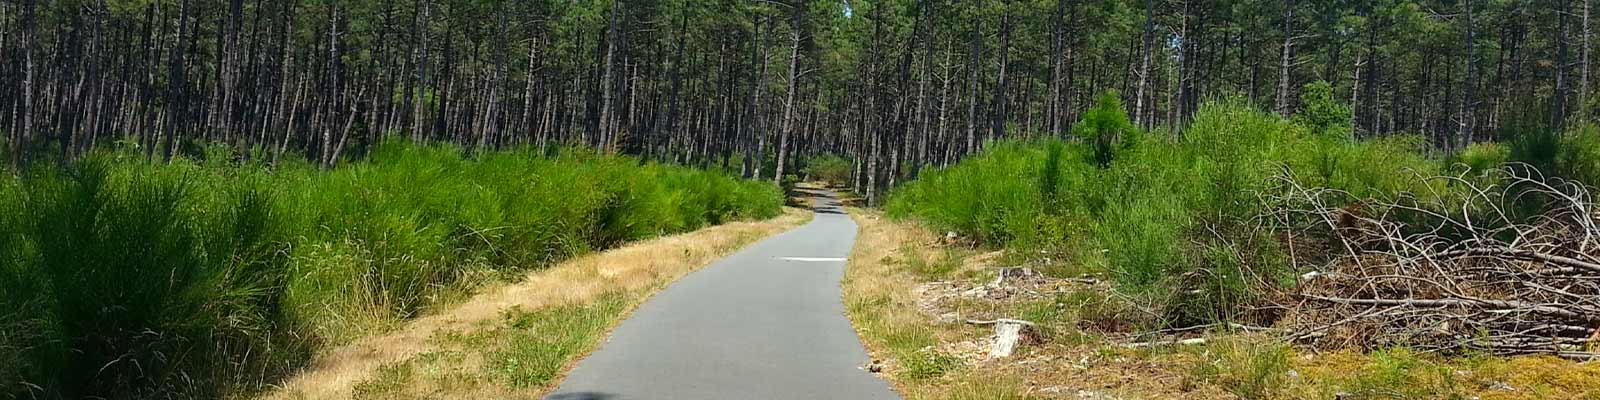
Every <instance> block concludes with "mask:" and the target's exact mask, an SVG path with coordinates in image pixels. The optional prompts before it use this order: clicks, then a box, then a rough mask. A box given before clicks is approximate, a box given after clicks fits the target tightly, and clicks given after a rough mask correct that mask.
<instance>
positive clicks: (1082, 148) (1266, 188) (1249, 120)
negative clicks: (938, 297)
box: [886, 97, 1451, 325]
mask: <svg viewBox="0 0 1600 400" xmlns="http://www.w3.org/2000/svg"><path fill="white" fill-rule="evenodd" d="M1102 100H1103V101H1102V103H1101V104H1100V105H1098V106H1097V108H1103V109H1101V110H1098V111H1094V112H1091V113H1090V114H1098V116H1095V115H1090V116H1085V118H1084V121H1083V122H1080V123H1079V125H1078V126H1075V127H1074V129H1075V130H1076V131H1077V132H1081V133H1084V134H1083V135H1082V136H1080V137H1081V138H1082V141H1081V142H1080V143H1062V142H1056V141H1050V140H1044V141H1038V142H1002V143H998V144H996V145H993V146H990V147H989V149H988V150H986V151H985V152H984V153H982V154H978V155H975V156H974V157H971V158H968V159H967V160H964V161H962V162H961V163H959V164H957V165H955V166H952V167H950V168H947V169H943V170H938V171H930V172H928V173H925V174H923V175H922V176H921V177H920V178H918V179H917V180H915V181H913V182H910V183H908V184H906V185H904V186H902V187H899V188H897V189H895V190H894V191H893V192H892V193H891V195H890V197H889V200H888V203H887V205H886V208H887V210H888V213H889V215H890V216H891V217H896V218H906V217H915V218H918V219H921V220H924V221H926V222H928V223H930V224H931V225H932V226H934V227H937V228H939V229H943V230H950V231H956V232H960V233H962V234H965V235H967V236H970V237H973V238H975V239H977V240H978V241H980V242H982V243H984V244H987V245H992V246H1007V247H1015V248H1019V249H1021V250H1023V251H1022V252H1023V253H1026V254H1042V255H1045V256H1048V257H1052V258H1053V259H1052V260H1051V262H1052V263H1056V264H1066V265H1067V267H1061V268H1051V269H1053V270H1060V271H1075V272H1080V273H1081V272H1098V273H1104V274H1107V275H1109V276H1111V277H1112V278H1114V279H1115V280H1116V281H1117V282H1118V283H1119V284H1120V285H1119V290H1121V291H1123V292H1126V293H1128V294H1131V295H1133V296H1134V297H1135V298H1137V299H1139V302H1140V303H1143V304H1151V305H1155V306H1158V307H1160V308H1161V310H1162V311H1163V318H1161V320H1160V321H1155V323H1156V324H1160V325H1190V324H1196V323H1203V322H1211V321H1216V320H1230V319H1249V318H1252V316H1251V315H1246V314H1242V313H1241V312H1240V311H1239V310H1241V309H1243V308H1244V307H1242V306H1244V305H1247V304H1249V303H1251V302H1252V301H1255V300H1256V299H1257V298H1258V294H1257V293H1259V291H1258V289H1259V285H1260V284H1261V283H1267V284H1278V283H1283V282H1292V279H1290V278H1292V277H1293V276H1294V275H1293V273H1294V271H1291V270H1290V267H1289V266H1290V265H1291V263H1290V262H1289V260H1288V254H1287V252H1286V251H1284V250H1283V249H1282V244H1281V243H1279V241H1278V240H1277V239H1276V238H1275V237H1274V236H1272V235H1270V234H1268V233H1265V232H1262V231H1261V230H1259V229H1257V227H1259V226H1260V223H1259V220H1258V219H1257V217H1258V216H1260V215H1261V214H1262V213H1264V212H1265V211H1266V210H1267V207H1269V206H1270V205H1269V204H1266V202H1265V200H1264V195H1267V194H1270V193H1271V192H1272V191H1274V190H1276V189H1277V188H1278V186H1277V185H1278V180H1277V179H1276V177H1278V176H1281V175H1287V176H1290V177H1292V178H1293V179H1296V180H1298V181H1299V182H1301V184H1304V185H1309V186H1320V187H1328V188H1334V189H1340V190H1345V191H1348V192H1350V193H1351V197H1352V198H1353V199H1355V198H1366V197H1386V196H1393V195H1396V194H1398V193H1413V194H1417V196H1419V197H1420V198H1422V199H1423V200H1429V201H1441V200H1440V199H1444V198H1446V197H1448V196H1450V193H1451V191H1450V189H1451V188H1449V187H1443V186H1439V185H1437V184H1430V183H1427V182H1426V181H1424V180H1420V179H1415V176H1417V175H1430V174H1436V173H1440V172H1441V171H1442V168H1443V165H1444V163H1442V162H1439V161H1436V160H1432V159H1429V158H1427V157H1426V156H1424V155H1423V154H1424V153H1423V152H1422V146H1423V142H1422V141H1421V140H1420V138H1418V137H1415V136H1396V137H1389V138H1383V139H1378V140H1368V141H1352V140H1349V139H1348V138H1345V137H1340V136H1339V135H1325V134H1312V132H1311V131H1310V130H1309V128H1308V127H1307V126H1306V125H1307V124H1306V123H1297V122H1294V121H1291V120H1288V119H1284V118H1282V117H1279V116H1277V115H1274V114H1271V113H1267V112H1263V111H1261V110H1258V109H1256V108H1255V107H1253V106H1250V105H1247V104H1244V103H1241V102H1238V101H1222V102H1213V103H1207V104H1205V105H1203V106H1202V107H1201V108H1200V110H1199V112H1198V113H1197V114H1196V115H1195V117H1194V119H1193V121H1192V122H1191V123H1190V124H1189V126H1188V127H1186V129H1184V130H1182V132H1183V135H1182V137H1181V138H1172V137H1168V136H1165V135H1163V136H1155V135H1150V136H1147V137H1146V138H1144V139H1138V140H1133V141H1125V142H1121V143H1114V142H1111V141H1108V140H1106V139H1104V138H1105V137H1106V136H1104V135H1099V134H1098V133H1099V132H1105V131H1106V129H1105V128H1104V126H1120V127H1123V128H1113V130H1115V129H1131V126H1126V125H1122V124H1120V123H1113V122H1106V121H1117V118H1114V117H1115V115H1117V114H1118V111H1116V110H1114V109H1111V108H1110V107H1112V106H1115V101H1114V100H1115V98H1114V97H1110V98H1104V97H1103V98H1102ZM1108 116H1109V117H1108ZM1088 133H1097V134H1088ZM1122 136H1124V137H1134V138H1137V137H1141V136H1144V135H1140V134H1137V133H1129V134H1126V135H1122ZM1108 143H1111V144H1113V145H1110V146H1108ZM1435 186H1439V187H1435Z"/></svg>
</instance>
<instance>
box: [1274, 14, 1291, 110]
mask: <svg viewBox="0 0 1600 400" xmlns="http://www.w3.org/2000/svg"><path fill="white" fill-rule="evenodd" d="M1293 58H1294V0H1283V48H1282V53H1281V55H1280V58H1279V60H1278V94H1277V97H1276V100H1274V101H1273V106H1272V111H1274V112H1277V113H1278V115H1282V116H1285V117H1287V116H1289V90H1290V87H1289V67H1290V66H1291V61H1292V60H1293Z"/></svg>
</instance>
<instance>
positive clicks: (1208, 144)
mask: <svg viewBox="0 0 1600 400" xmlns="http://www.w3.org/2000/svg"><path fill="white" fill-rule="evenodd" d="M1302 92H1303V93H1304V97H1303V98H1302V102H1303V103H1304V104H1305V108H1304V110H1303V111H1301V112H1300V113H1298V114H1296V115H1295V116H1294V117H1292V118H1284V117H1280V116H1278V115H1275V114H1271V113H1268V112H1264V111H1261V110H1259V109H1257V108H1255V107H1252V106H1250V105H1246V104H1243V103H1239V102H1234V101H1228V100H1223V101H1218V102H1212V103H1208V104H1204V105H1202V106H1200V108H1199V111H1198V112H1197V113H1196V115H1195V118H1194V120H1193V122H1192V123H1190V124H1189V125H1188V126H1186V127H1184V128H1183V129H1182V130H1181V131H1180V132H1164V131H1152V132H1145V131H1141V130H1138V129H1135V128H1134V127H1133V126H1132V124H1129V123H1128V122H1127V118H1126V117H1125V116H1124V115H1123V114H1122V111H1121V110H1122V109H1123V106H1122V105H1121V104H1119V103H1118V101H1117V99H1118V96H1116V95H1115V94H1110V93H1108V94H1106V95H1104V96H1102V97H1101V98H1100V99H1099V101H1098V103H1097V104H1096V106H1095V107H1094V108H1092V109H1091V110H1089V111H1088V112H1086V113H1085V114H1084V117H1083V119H1082V120H1081V121H1079V122H1078V123H1077V124H1075V125H1074V126H1073V134H1074V136H1073V137H1072V138H1068V139H1039V140H1033V141H1005V142H994V143H989V144H988V145H987V148H986V150H985V151H984V152H983V153H980V154H977V155H975V156H973V157H971V158H968V159H966V160H964V161H962V162H961V163H959V164H956V165H953V166H952V167H950V168H946V169H942V170H934V171H926V172H924V173H923V174H922V175H921V176H920V177H919V178H918V179H917V180H915V181H912V182H909V183H907V184H906V185H904V186H902V187H899V188H897V189H896V190H894V191H893V192H891V193H890V195H889V197H888V201H887V204H886V206H885V213H886V215H887V216H888V217H889V218H892V219H893V220H894V222H871V223H865V224H864V226H867V228H864V232H866V233H864V236H863V239H862V243H863V245H862V246H868V244H867V243H872V242H873V239H872V238H871V237H870V236H871V232H872V231H873V229H874V228H872V227H871V225H872V224H890V225H903V224H909V225H908V226H913V227H912V228H884V229H889V230H895V229H913V230H917V229H920V230H925V231H927V232H924V233H921V234H915V235H911V236H914V237H912V238H899V239H896V240H889V241H888V242H887V244H878V245H877V246H887V247H888V248H889V249H888V250H880V251H886V253H884V255H873V254H868V255H866V257H865V258H864V259H853V260H852V262H853V263H854V264H852V268H867V269H873V268H876V269H880V271H878V272H877V274H900V275H902V276H903V277H904V279H903V280H904V281H905V282H887V281H882V280H877V279H873V278H867V277H864V276H863V275H860V274H854V273H853V274H852V275H851V276H852V278H851V279H852V281H851V282H852V283H851V284H849V285H847V288H846V290H847V298H850V297H851V296H857V297H856V300H855V301H854V302H851V303H849V305H850V306H851V310H852V311H851V312H852V316H853V317H855V318H856V321H857V324H858V325H859V326H860V328H861V330H862V331H863V334H864V336H865V337H867V338H868V342H869V343H870V342H874V341H877V342H879V343H880V344H879V345H875V346H874V347H879V348H878V349H875V350H879V351H878V352H876V353H875V354H879V355H881V356H884V357H886V358H890V359H891V361H890V362H891V365H892V367H891V368H889V369H888V371H890V373H891V376H893V377H894V378H895V380H896V382H897V383H899V384H900V385H901V386H902V387H910V388H912V390H907V391H906V392H907V393H910V394H913V396H912V397H928V398H941V397H954V398H961V397H963V396H962V395H959V393H961V392H962V391H963V390H967V389H961V388H963V387H968V386H973V385H988V386H993V385H1001V386H1012V387H1013V388H1012V389H1014V390H1012V391H1011V393H1019V395H1020V394H1026V395H1029V396H1038V397H1046V398H1048V397H1071V396H1077V395H1081V394H1083V393H1089V394H1107V395H1113V396H1118V395H1134V396H1136V397H1140V396H1154V397H1163V398H1165V397H1184V398H1207V397H1213V396H1215V397H1217V398H1227V397H1239V398H1331V397H1339V398H1450V397H1460V398H1466V397H1471V396H1483V397H1484V398H1585V397H1584V396H1595V395H1597V393H1594V392H1592V389H1588V388H1587V386H1586V385H1584V384H1582V383H1580V382H1583V381H1592V380H1593V379H1596V378H1600V369H1597V367H1596V365H1595V364H1594V363H1592V362H1591V363H1576V362H1573V361H1567V360H1563V359H1561V358H1567V359H1577V360H1583V359H1592V358H1593V357H1594V354H1595V353H1592V351H1593V348H1594V347H1593V346H1595V345H1596V342H1595V337H1600V336H1596V332H1595V329H1596V327H1595V326H1593V324H1592V323H1590V322H1585V321H1591V322H1592V319H1585V318H1592V315H1597V314H1595V313H1594V312H1591V310H1590V307H1593V306H1592V302H1593V301H1594V299H1596V298H1597V297H1600V292H1597V291H1596V288H1595V287H1594V283H1593V282H1592V280H1590V279H1589V278H1588V276H1589V273H1588V272H1583V271H1589V270H1587V269H1586V268H1587V265H1589V264H1591V263H1593V262H1594V261H1595V260H1596V259H1597V256H1600V255H1597V254H1595V253H1592V252H1593V248H1594V247H1593V246H1592V245H1591V244H1589V243H1588V241H1589V239H1588V238H1589V237H1591V236H1592V235H1585V234H1584V232H1586V229H1587V228H1584V227H1585V226H1592V224H1591V223H1590V222H1592V221H1593V219H1594V218H1595V216H1594V213H1593V212H1592V209H1591V207H1592V199H1591V198H1590V197H1588V193H1589V192H1588V186H1587V185H1584V184H1583V183H1595V182H1597V181H1596V178H1597V177H1600V175H1595V174H1594V172H1593V171H1595V169H1596V167H1597V166H1600V157H1596V156H1597V155H1600V153H1596V150H1595V149H1596V148H1597V146H1600V134H1596V133H1595V132H1597V130H1596V128H1593V127H1592V126H1589V125H1583V124H1573V125H1574V126H1575V128H1573V129H1571V130H1570V131H1569V132H1565V133H1561V132H1557V133H1545V132H1542V131H1539V130H1536V129H1529V130H1523V131H1515V130H1508V131H1507V132H1505V133H1504V134H1503V135H1504V137H1506V138H1508V139H1507V140H1506V141H1504V142H1500V143H1495V142H1484V143H1478V144H1474V145H1472V146H1469V147H1466V148H1464V149H1462V150H1461V151H1458V152H1456V153H1455V154H1440V153H1438V152H1433V151H1429V149H1428V146H1427V145H1426V142H1425V140H1424V139H1423V138H1421V137H1411V136H1404V135H1400V136H1386V137H1381V138H1372V139H1358V138H1354V137H1352V134H1351V132H1352V130H1351V129H1350V127H1349V126H1348V121H1349V115H1350V111H1349V109H1348V108H1345V107H1343V106H1342V105H1340V104H1339V103H1338V101H1337V100H1335V99H1334V98H1333V96H1332V95H1331V94H1329V93H1328V89H1327V88H1326V87H1325V85H1316V84H1313V85H1308V86H1307V87H1306V88H1305V89H1304V90H1303V91H1302ZM920 226H926V228H920ZM933 233H938V234H933ZM896 235H901V236H905V235H907V234H896ZM1502 250H1504V251H1502ZM860 251H863V250H862V247H858V252H860ZM1458 254H1459V255H1458ZM860 255H862V254H861V253H858V256H860ZM1548 255H1558V256H1557V257H1555V258H1550V257H1545V256H1548ZM1548 260H1555V261H1548ZM1564 260H1577V261H1564ZM1547 263H1548V264H1547ZM1563 263H1565V264H1563ZM1568 264H1573V265H1568ZM1545 265H1548V266H1549V267H1550V268H1555V267H1567V268H1568V269H1559V268H1557V269H1552V270H1551V271H1562V272H1551V273H1545V272H1539V274H1541V275H1538V276H1537V277H1523V278H1516V279H1513V277H1515V276H1517V275H1516V274H1519V273H1528V272H1525V271H1541V269H1540V268H1543V267H1542V266H1545ZM1574 265H1575V266H1574ZM1019 270H1020V271H1021V273H1019V274H1018V275H1017V277H1016V278H1012V277H1009V276H1008V277H1006V278H1005V279H1004V281H1005V283H1004V284H1001V283H1000V282H1001V281H1002V279H999V277H997V275H998V274H1004V273H1006V272H1004V271H1010V272H1018V271H1019ZM1033 274H1036V275H1033ZM1546 279H1549V280H1550V281H1546ZM856 280H867V281H873V282H880V284H881V285H888V286H891V288H890V289H870V287H873V286H877V285H879V284H872V285H866V286H865V287H864V286H863V285H862V284H860V283H859V282H858V281H856ZM852 285H853V286H852ZM1550 285H1555V286H1550ZM852 287H853V288H852ZM1550 287H1560V288H1562V289H1553V290H1555V292H1561V293H1560V294H1559V295H1556V294H1551V293H1555V292H1548V291H1546V290H1545V288H1550ZM874 290H877V291H879V292H881V293H878V294H875V295H874V294H872V293H873V291H874ZM848 293H854V294H848ZM861 296H866V297H864V298H863V297H861ZM874 296H876V297H874ZM1557 297H1559V298H1557ZM1585 299H1587V300H1585ZM1396 300H1397V301H1396ZM1419 300H1420V301H1419ZM1383 301H1392V302H1393V304H1390V303H1381V304H1387V306H1386V307H1375V305H1377V304H1379V303H1373V302H1383ZM1429 301H1439V303H1428V302H1429ZM1364 302H1366V303H1364ZM1368 303H1373V305H1374V306H1364V305H1363V304H1368ZM885 304H889V305H887V306H886V305H885ZM1436 304H1443V305H1442V306H1441V305H1436ZM1530 304H1547V305H1553V307H1548V308H1538V307H1535V306H1531V305H1530ZM1390 306H1392V307H1390ZM1567 310H1571V311H1574V312H1576V313H1577V314H1587V315H1589V317H1584V316H1581V315H1575V314H1572V313H1569V312H1568V311H1567ZM881 313H888V314H889V315H888V316H884V315H879V314H881ZM1505 314H1513V315H1519V316H1520V317H1518V318H1495V317H1492V316H1494V315H1505ZM995 318H1013V319H1021V320H1027V321H1031V322H1033V323H1034V324H1035V328H1034V329H1033V330H1034V332H1036V333H1037V334H1038V335H1039V336H1042V337H1043V339H1042V340H1039V342H1037V343H1031V345H1030V346H1025V347H1029V348H1031V349H1029V350H1025V351H1024V353H1023V354H1022V355H1021V356H1018V357H1019V358H1018V359H1015V360H1006V359H999V360H996V359H992V358H991V357H988V356H987V355H986V354H983V353H986V352H987V347H985V346H986V345H987V344H986V343H992V341H993V337H991V336H989V333H990V330H989V329H986V328H984V327H976V326H971V325H968V324H966V323H965V322H966V321H968V320H973V319H975V320H992V319H995ZM1547 326H1560V327H1562V328H1559V331H1553V330H1549V328H1547ZM1567 330H1571V331H1572V332H1567ZM985 340H987V341H989V342H985ZM1180 343H1183V344H1186V345H1183V344H1180ZM977 347H982V349H981V350H974V349H973V348H977ZM1519 354H1539V355H1538V356H1515V355H1519ZM1506 356H1513V357H1506ZM930 371H934V372H930ZM951 371H955V372H951ZM1065 376H1072V377H1075V378H1074V379H1082V380H1084V381H1085V382H1093V384H1094V385H1099V384H1104V386H1102V387H1088V386H1086V385H1085V384H1083V383H1082V382H1079V383H1074V382H1072V380H1069V379H1065V378H1064V377H1065ZM1001 377H1010V378H1004V379H1003V378H1001ZM930 378H933V379H931V380H930ZM1101 378H1104V380H1103V381H1100V380H1098V379H1101ZM991 389H992V388H991ZM985 390H989V389H985ZM1041 390H1044V392H1040V391H1041ZM1061 390H1068V391H1077V390H1084V391H1086V392H1083V393H1077V392H1072V393H1068V392H1060V391H1061ZM924 391H926V392H927V393H936V395H928V396H922V395H918V393H922V392H924ZM967 397H971V396H967ZM978 397H987V396H978Z"/></svg>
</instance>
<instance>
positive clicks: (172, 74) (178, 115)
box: [162, 0, 189, 162]
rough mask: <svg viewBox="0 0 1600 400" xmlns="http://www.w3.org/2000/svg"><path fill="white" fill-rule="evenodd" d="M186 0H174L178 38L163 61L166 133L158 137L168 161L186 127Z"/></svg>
mask: <svg viewBox="0 0 1600 400" xmlns="http://www.w3.org/2000/svg"><path fill="white" fill-rule="evenodd" d="M188 20H189V0H181V1H180V2H179V3H178V37H177V44H175V45H174V46H172V56H171V58H170V59H168V61H167V104H166V107H167V121H166V135H164V136H163V138H162V141H163V142H162V149H163V150H162V153H163V159H164V160H166V161H168V162H170V161H172V156H173V155H175V154H177V151H178V149H177V144H178V143H177V142H178V139H177V136H178V135H181V134H183V132H184V131H185V130H187V123H188V117H189V115H188V114H189V112H188V108H189V107H188V104H189V99H188V95H187V88H188V81H187V78H188V73H187V72H186V71H185V66H184V58H185V57H184V55H185V54H186V52H187V51H188V48H189V42H188V40H189V38H188V28H189V24H188V22H186V21H188Z"/></svg>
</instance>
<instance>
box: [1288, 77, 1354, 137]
mask: <svg viewBox="0 0 1600 400" xmlns="http://www.w3.org/2000/svg"><path fill="white" fill-rule="evenodd" d="M1300 103H1301V105H1302V106H1303V107H1305V109H1303V110H1301V111H1300V112H1299V113H1296V114H1295V116H1294V119H1295V121H1296V122H1299V123H1300V124H1302V125H1305V127H1306V128H1307V129H1310V130H1311V132H1313V133H1316V134H1318V135H1322V136H1327V137H1332V138H1347V137H1349V136H1350V133H1351V131H1353V128H1351V126H1350V123H1351V119H1350V118H1351V111H1350V106H1348V105H1345V104H1344V103H1341V102H1339V100H1338V99H1335V98H1334V96H1333V86H1332V85H1329V84H1328V81H1316V82H1311V83H1307V84H1306V85H1305V87H1304V89H1303V90H1301V91H1300Z"/></svg>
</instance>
